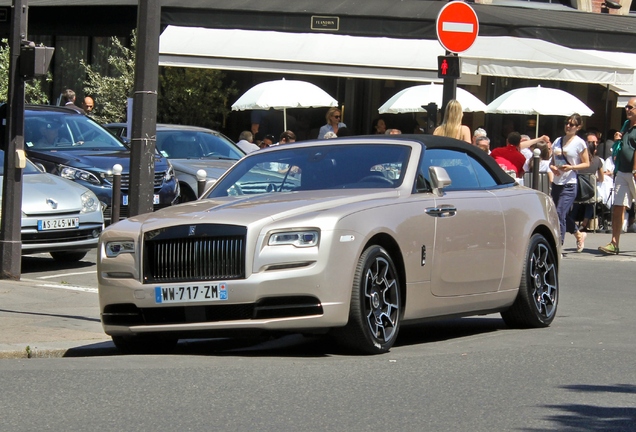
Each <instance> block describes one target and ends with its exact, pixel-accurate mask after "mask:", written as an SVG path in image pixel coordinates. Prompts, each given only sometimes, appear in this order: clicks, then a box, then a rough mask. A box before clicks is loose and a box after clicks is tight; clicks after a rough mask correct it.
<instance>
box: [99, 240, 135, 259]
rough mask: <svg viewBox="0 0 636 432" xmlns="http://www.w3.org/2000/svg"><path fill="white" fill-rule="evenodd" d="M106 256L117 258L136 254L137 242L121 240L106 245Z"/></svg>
mask: <svg viewBox="0 0 636 432" xmlns="http://www.w3.org/2000/svg"><path fill="white" fill-rule="evenodd" d="M105 249H106V256H107V257H108V258H115V257H117V256H119V255H121V254H124V253H129V254H131V253H135V242H134V241H132V240H120V241H112V242H108V243H106V248H105Z"/></svg>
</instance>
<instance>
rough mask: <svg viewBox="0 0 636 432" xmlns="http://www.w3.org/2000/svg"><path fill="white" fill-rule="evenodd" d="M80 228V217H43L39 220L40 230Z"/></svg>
mask: <svg viewBox="0 0 636 432" xmlns="http://www.w3.org/2000/svg"><path fill="white" fill-rule="evenodd" d="M68 228H79V218H77V217H74V218H58V219H42V220H39V221H38V231H48V230H57V229H68Z"/></svg>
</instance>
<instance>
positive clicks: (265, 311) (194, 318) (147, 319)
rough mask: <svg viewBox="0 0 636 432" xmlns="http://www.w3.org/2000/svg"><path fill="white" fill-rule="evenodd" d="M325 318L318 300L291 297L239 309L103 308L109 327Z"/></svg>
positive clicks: (227, 306) (218, 307)
mask: <svg viewBox="0 0 636 432" xmlns="http://www.w3.org/2000/svg"><path fill="white" fill-rule="evenodd" d="M322 314H323V308H322V304H321V303H320V300H318V299H317V298H316V297H312V296H290V297H270V298H265V299H261V300H259V301H258V302H256V303H246V304H236V305H224V304H218V305H206V306H201V305H190V306H168V307H156V308H138V307H137V306H135V305H134V304H130V303H125V304H112V305H107V306H106V307H105V308H104V312H103V313H102V320H103V322H104V324H106V325H122V326H136V325H162V324H189V323H203V322H222V321H236V320H251V319H256V320H258V319H273V318H294V317H302V316H313V315H322Z"/></svg>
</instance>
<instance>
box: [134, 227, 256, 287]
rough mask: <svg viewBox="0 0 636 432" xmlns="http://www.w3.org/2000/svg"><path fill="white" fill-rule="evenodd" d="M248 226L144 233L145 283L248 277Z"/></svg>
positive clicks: (165, 229)
mask: <svg viewBox="0 0 636 432" xmlns="http://www.w3.org/2000/svg"><path fill="white" fill-rule="evenodd" d="M246 235H247V228H245V227H242V226H236V225H215V224H194V225H180V226H171V227H166V228H162V229H159V230H154V231H149V232H147V233H145V234H144V245H143V252H142V253H143V265H144V267H143V283H145V284H149V283H178V282H192V281H213V280H228V279H244V278H245V237H246Z"/></svg>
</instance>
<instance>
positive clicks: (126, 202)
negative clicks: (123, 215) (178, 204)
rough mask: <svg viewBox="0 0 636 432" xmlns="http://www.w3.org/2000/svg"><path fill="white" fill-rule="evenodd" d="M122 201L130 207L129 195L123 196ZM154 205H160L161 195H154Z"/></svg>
mask: <svg viewBox="0 0 636 432" xmlns="http://www.w3.org/2000/svg"><path fill="white" fill-rule="evenodd" d="M121 200H122V204H123V205H125V206H127V205H128V195H122V196H121ZM152 204H153V205H155V204H159V194H154V195H153V196H152Z"/></svg>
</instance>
